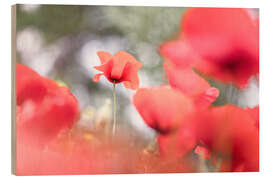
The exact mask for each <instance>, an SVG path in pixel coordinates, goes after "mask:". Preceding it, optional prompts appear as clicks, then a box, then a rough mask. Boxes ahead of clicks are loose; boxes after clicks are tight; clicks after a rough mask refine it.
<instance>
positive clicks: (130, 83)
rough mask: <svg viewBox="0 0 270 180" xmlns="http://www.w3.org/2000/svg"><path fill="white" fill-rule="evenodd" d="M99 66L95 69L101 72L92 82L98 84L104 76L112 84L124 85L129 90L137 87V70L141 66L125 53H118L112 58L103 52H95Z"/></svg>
mask: <svg viewBox="0 0 270 180" xmlns="http://www.w3.org/2000/svg"><path fill="white" fill-rule="evenodd" d="M97 54H98V56H99V59H100V62H101V65H100V66H95V69H97V70H99V71H101V72H102V73H98V74H96V75H95V76H94V78H93V80H94V81H95V82H98V81H99V79H100V77H101V76H102V75H104V76H105V77H106V78H107V79H108V80H109V81H110V82H112V83H121V82H123V83H124V86H125V87H126V88H129V89H133V90H135V89H137V88H138V87H139V77H138V70H139V69H140V68H141V67H142V64H141V63H140V62H139V61H137V60H136V59H135V58H134V57H133V56H132V55H130V54H129V53H127V52H124V51H119V52H117V53H116V54H114V55H113V56H112V55H111V54H110V53H108V52H104V51H99V52H97Z"/></svg>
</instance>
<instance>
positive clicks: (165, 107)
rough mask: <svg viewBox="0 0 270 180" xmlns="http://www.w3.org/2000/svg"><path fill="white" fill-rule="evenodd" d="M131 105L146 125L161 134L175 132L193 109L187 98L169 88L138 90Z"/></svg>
mask: <svg viewBox="0 0 270 180" xmlns="http://www.w3.org/2000/svg"><path fill="white" fill-rule="evenodd" d="M133 104H134V105H135V107H136V109H137V111H138V112H139V113H140V115H141V116H142V118H143V120H144V121H145V122H146V124H147V125H148V126H149V127H151V128H153V129H155V130H156V131H157V132H158V133H161V134H167V133H169V132H171V131H174V130H176V129H177V128H178V127H179V125H180V124H181V122H182V121H183V120H184V118H185V116H186V115H187V114H188V113H190V112H191V111H192V109H193V104H192V101H191V100H190V99H189V98H188V97H186V96H185V95H183V94H182V93H180V92H179V91H177V90H175V89H172V88H170V87H169V86H158V87H155V88H140V89H138V90H137V92H136V93H135V95H134V96H133Z"/></svg>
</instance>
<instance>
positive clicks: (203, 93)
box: [163, 62, 219, 108]
mask: <svg viewBox="0 0 270 180" xmlns="http://www.w3.org/2000/svg"><path fill="white" fill-rule="evenodd" d="M163 66H164V69H165V71H166V74H167V77H168V80H169V83H170V85H171V86H172V87H173V88H176V89H177V90H179V91H180V92H182V93H183V94H185V95H187V96H189V97H190V98H191V99H193V101H194V104H195V105H196V106H197V107H199V108H204V107H208V106H209V105H210V104H211V103H212V102H214V101H215V100H216V98H217V97H218V96H219V90H218V89H217V88H214V87H211V86H210V84H209V83H208V82H207V81H206V80H204V79H203V78H202V77H200V76H199V75H198V74H197V73H195V72H194V71H193V70H192V69H191V68H189V67H188V68H180V67H177V66H175V65H174V64H172V63H170V62H164V64H163Z"/></svg>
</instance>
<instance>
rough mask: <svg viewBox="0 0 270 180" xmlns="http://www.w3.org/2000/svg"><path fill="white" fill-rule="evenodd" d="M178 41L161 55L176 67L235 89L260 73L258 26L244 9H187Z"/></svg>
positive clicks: (167, 46) (167, 44) (162, 47)
mask: <svg viewBox="0 0 270 180" xmlns="http://www.w3.org/2000/svg"><path fill="white" fill-rule="evenodd" d="M181 30H182V31H181V33H180V36H181V37H180V38H179V39H177V40H173V41H169V42H166V43H164V44H162V45H161V47H160V53H161V55H162V56H163V57H164V58H165V59H167V60H168V61H170V62H172V63H173V64H175V65H176V66H177V67H181V68H183V67H193V68H195V69H196V70H198V71H200V72H201V73H204V74H206V75H210V76H212V77H213V78H216V79H217V80H220V81H222V82H225V83H234V84H236V85H237V86H238V87H243V86H245V85H246V84H247V82H248V80H249V78H250V77H251V76H253V75H257V74H258V73H259V23H258V18H255V20H254V19H252V17H251V16H250V14H249V13H248V12H247V11H246V10H244V9H237V8H190V10H188V12H187V13H186V14H185V15H184V17H183V20H182V23H181Z"/></svg>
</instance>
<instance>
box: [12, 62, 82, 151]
mask: <svg viewBox="0 0 270 180" xmlns="http://www.w3.org/2000/svg"><path fill="white" fill-rule="evenodd" d="M16 78H17V80H16V99H17V140H18V142H19V143H20V142H21V143H31V144H36V145H42V146H44V145H46V143H47V142H48V141H49V140H51V139H53V138H54V137H56V136H57V134H58V133H59V132H60V131H61V130H63V129H67V128H71V127H72V125H73V123H74V122H75V121H76V120H77V119H78V115H79V108H78V101H77V99H76V98H75V97H74V96H73V95H72V94H71V93H70V91H69V89H68V88H67V87H60V86H58V85H57V84H56V83H55V82H54V81H52V80H50V79H48V78H45V77H42V76H40V75H39V74H37V73H36V72H35V71H33V70H32V69H30V68H29V67H27V66H24V65H21V64H17V66H16Z"/></svg>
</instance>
